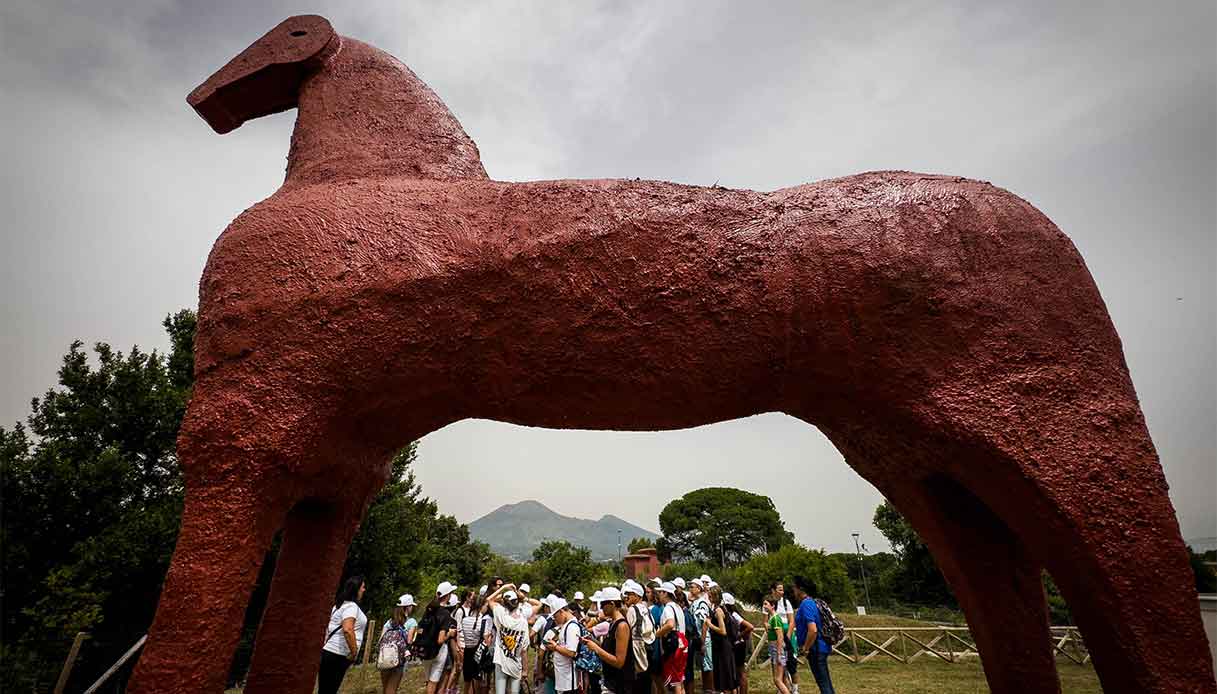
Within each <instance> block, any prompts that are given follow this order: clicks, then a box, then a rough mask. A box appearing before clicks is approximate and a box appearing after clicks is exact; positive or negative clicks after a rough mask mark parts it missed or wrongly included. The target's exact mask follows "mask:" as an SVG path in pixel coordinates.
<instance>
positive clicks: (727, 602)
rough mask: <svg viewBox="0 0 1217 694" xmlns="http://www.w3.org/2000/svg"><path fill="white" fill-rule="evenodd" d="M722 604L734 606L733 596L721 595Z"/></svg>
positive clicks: (728, 594)
mask: <svg viewBox="0 0 1217 694" xmlns="http://www.w3.org/2000/svg"><path fill="white" fill-rule="evenodd" d="M723 604H724V605H734V604H735V596H734V595H732V594H730V593H723Z"/></svg>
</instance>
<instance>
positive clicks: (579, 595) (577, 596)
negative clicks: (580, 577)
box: [575, 590, 583, 600]
mask: <svg viewBox="0 0 1217 694" xmlns="http://www.w3.org/2000/svg"><path fill="white" fill-rule="evenodd" d="M575 599H576V600H582V599H583V591H581V590H576V591H575Z"/></svg>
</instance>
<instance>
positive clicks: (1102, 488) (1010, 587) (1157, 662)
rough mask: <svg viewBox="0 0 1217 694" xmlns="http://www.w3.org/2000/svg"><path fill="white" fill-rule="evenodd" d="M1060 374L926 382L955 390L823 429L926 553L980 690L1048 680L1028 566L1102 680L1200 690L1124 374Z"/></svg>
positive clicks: (1202, 663)
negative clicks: (945, 591)
mask: <svg viewBox="0 0 1217 694" xmlns="http://www.w3.org/2000/svg"><path fill="white" fill-rule="evenodd" d="M1049 372H1050V373H1051V371H1049ZM1075 373H1076V374H1078V375H1077V376H1076V377H1075V378H1074V379H1059V374H1056V373H1054V374H1052V376H1053V377H1054V378H1056V379H1058V380H1055V381H1054V382H1053V386H1052V387H1051V388H1049V389H1045V390H1044V391H1040V392H1037V391H1038V387H1037V385H1036V384H1035V383H1033V382H1032V383H1028V382H1027V381H1026V380H1024V379H1020V378H1004V379H1003V378H989V379H985V380H984V381H982V382H975V383H971V384H967V385H960V386H958V387H952V388H940V389H939V393H940V394H941V393H946V392H950V393H953V394H954V396H955V397H951V396H948V397H946V398H944V399H941V400H938V401H933V400H932V399H931V401H930V402H928V403H927V402H926V401H921V402H915V401H909V402H906V403H903V404H902V405H901V406H900V408H901V410H900V412H899V413H897V412H896V411H895V410H894V409H888V410H887V412H886V415H887V416H884V415H883V414H879V411H878V410H879V408H876V411H875V412H874V413H872V416H871V417H870V419H871V420H872V421H871V422H870V423H869V424H867V426H866V427H863V426H860V425H859V424H857V423H847V422H838V421H834V422H832V423H828V424H825V425H824V426H823V428H824V430H825V432H826V433H827V434H828V436H829V438H830V439H832V440H833V441H834V443H836V444H837V446H838V447H839V448H840V449H841V450H842V452H843V453H844V454H845V456H846V459H847V460H849V461H850V462H851V463H852V464H855V465H856V466H857V467H858V469H859V471H860V472H861V473H862V474H864V475H865V476H866V477H867V478H868V479H871V480H872V481H874V483H875V484H876V486H878V487H879V488H880V489H881V490H882V491H884V492H885V493H887V494H888V495H889V498H890V499H891V500H892V501H893V503H895V504H896V506H897V508H899V509H900V510H901V511H902V512H903V513H905V514H907V517H908V519H909V521H910V522H911V523H912V524H913V526H914V527H915V528H916V529H917V531H918V533H919V534H920V535H921V537H922V538H923V539H924V540H925V541H926V544H927V545H928V546H929V548H930V549H931V551H932V552H933V553H934V556H935V559H936V560H937V561H938V564H939V566H940V568H941V569H942V570H943V573H944V575H945V576H946V578H947V579H948V581H949V582H950V584H951V587H952V588H953V589H954V591H955V594H956V597H957V598H958V599H959V601H960V604H961V605H962V606H963V608H964V610H965V613H966V614H967V618H968V623H969V625H970V626H971V627H972V629H973V634H974V636H975V638H976V642H977V645H978V646H979V650H980V653H981V658H982V661H983V663H984V667H985V674H986V677H987V678H988V680H989V686H990V688H992V690H993V691H994V692H1006V691H1056V689H1057V688H1058V686H1059V685H1058V684H1057V681H1056V678H1055V675H1054V668H1053V659H1052V657H1051V656H1052V650H1051V649H1050V644H1049V642H1048V638H1049V634H1048V629H1047V623H1046V616H1045V611H1044V596H1043V592H1042V588H1041V587H1040V583H1039V580H1040V579H1039V567H1040V566H1041V565H1042V566H1044V567H1046V568H1047V569H1048V571H1049V572H1050V573H1051V575H1052V577H1053V578H1054V580H1055V581H1056V583H1057V585H1058V586H1059V587H1060V589H1061V592H1062V594H1063V595H1064V597H1065V599H1066V600H1067V602H1068V604H1069V607H1070V610H1071V612H1072V614H1073V617H1074V619H1075V621H1076V622H1077V624H1078V625H1079V627H1080V628H1081V630H1082V633H1083V636H1084V637H1085V640H1086V646H1087V648H1088V650H1089V652H1090V653H1091V656H1092V659H1093V661H1094V665H1095V669H1096V671H1097V673H1098V675H1099V679H1100V681H1101V682H1102V684H1103V688H1104V691H1106V692H1115V693H1122V692H1128V693H1129V694H1132V693H1133V692H1140V693H1151V694H1152V693H1162V694H1166V693H1167V692H1200V693H1206V694H1212V693H1213V692H1215V691H1217V687H1214V684H1213V673H1212V666H1211V660H1210V658H1209V655H1208V652H1207V648H1206V639H1205V636H1204V631H1203V627H1202V625H1201V623H1200V619H1199V611H1198V609H1197V606H1196V593H1195V587H1194V583H1193V577H1192V574H1191V570H1190V567H1189V564H1188V561H1187V554H1186V552H1185V548H1184V546H1183V544H1182V541H1181V540H1180V536H1179V531H1178V525H1177V520H1176V518H1175V514H1174V509H1173V507H1172V506H1171V503H1170V499H1169V497H1168V496H1167V489H1166V483H1165V480H1164V479H1163V477H1162V470H1161V467H1160V466H1159V465H1158V462H1157V457H1156V454H1155V453H1154V449H1153V445H1152V443H1151V441H1150V439H1149V433H1148V432H1147V431H1146V429H1145V424H1144V421H1143V420H1142V418H1141V414H1140V410H1139V408H1138V407H1137V404H1136V400H1135V397H1133V396H1132V395H1131V386H1130V385H1129V384H1128V383H1127V381H1126V374H1124V372H1122V371H1121V370H1105V369H1103V368H1101V367H1100V366H1099V365H1095V367H1094V368H1092V369H1089V370H1085V371H1077V372H1075ZM1121 374H1124V375H1121ZM1011 386H1013V387H1011ZM956 398H958V399H956ZM809 421H815V420H814V419H811V420H809Z"/></svg>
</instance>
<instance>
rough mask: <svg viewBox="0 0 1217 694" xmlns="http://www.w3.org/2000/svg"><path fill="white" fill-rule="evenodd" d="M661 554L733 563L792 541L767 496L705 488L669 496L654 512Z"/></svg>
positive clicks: (722, 488) (773, 549) (728, 489)
mask: <svg viewBox="0 0 1217 694" xmlns="http://www.w3.org/2000/svg"><path fill="white" fill-rule="evenodd" d="M659 528H660V530H661V531H662V532H663V537H661V538H659V542H658V543H657V545H656V546H657V548H658V549H659V553H660V554H661V555H663V556H665V557H672V558H675V559H688V560H693V561H703V562H708V563H713V564H719V563H723V564H728V565H735V564H739V563H741V562H744V561H747V560H748V559H749V558H750V557H752V556H753V555H755V554H758V553H765V552H772V551H775V550H777V549H778V548H780V547H782V546H783V545H788V544H791V543H793V542H794V536H793V535H792V534H791V533H790V532H789V531H787V530H786V527H785V526H784V525H783V524H782V519H781V516H779V515H778V511H777V508H775V507H774V505H773V500H772V499H770V498H769V497H767V496H761V495H760V494H753V493H751V492H746V491H743V490H742V489H732V488H730V487H706V488H704V489H697V490H694V491H691V492H689V493H688V494H685V495H684V496H682V497H681V498H679V499H676V500H674V501H671V502H669V503H668V505H667V506H665V507H664V509H663V511H662V512H661V513H660V514H659Z"/></svg>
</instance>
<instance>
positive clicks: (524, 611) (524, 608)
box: [520, 600, 533, 622]
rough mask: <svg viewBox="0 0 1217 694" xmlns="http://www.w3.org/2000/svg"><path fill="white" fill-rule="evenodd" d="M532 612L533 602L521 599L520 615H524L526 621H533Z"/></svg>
mask: <svg viewBox="0 0 1217 694" xmlns="http://www.w3.org/2000/svg"><path fill="white" fill-rule="evenodd" d="M532 613H533V609H532V603H528V602H524V601H523V600H521V601H520V615H521V616H522V617H524V621H526V622H530V621H532Z"/></svg>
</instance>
